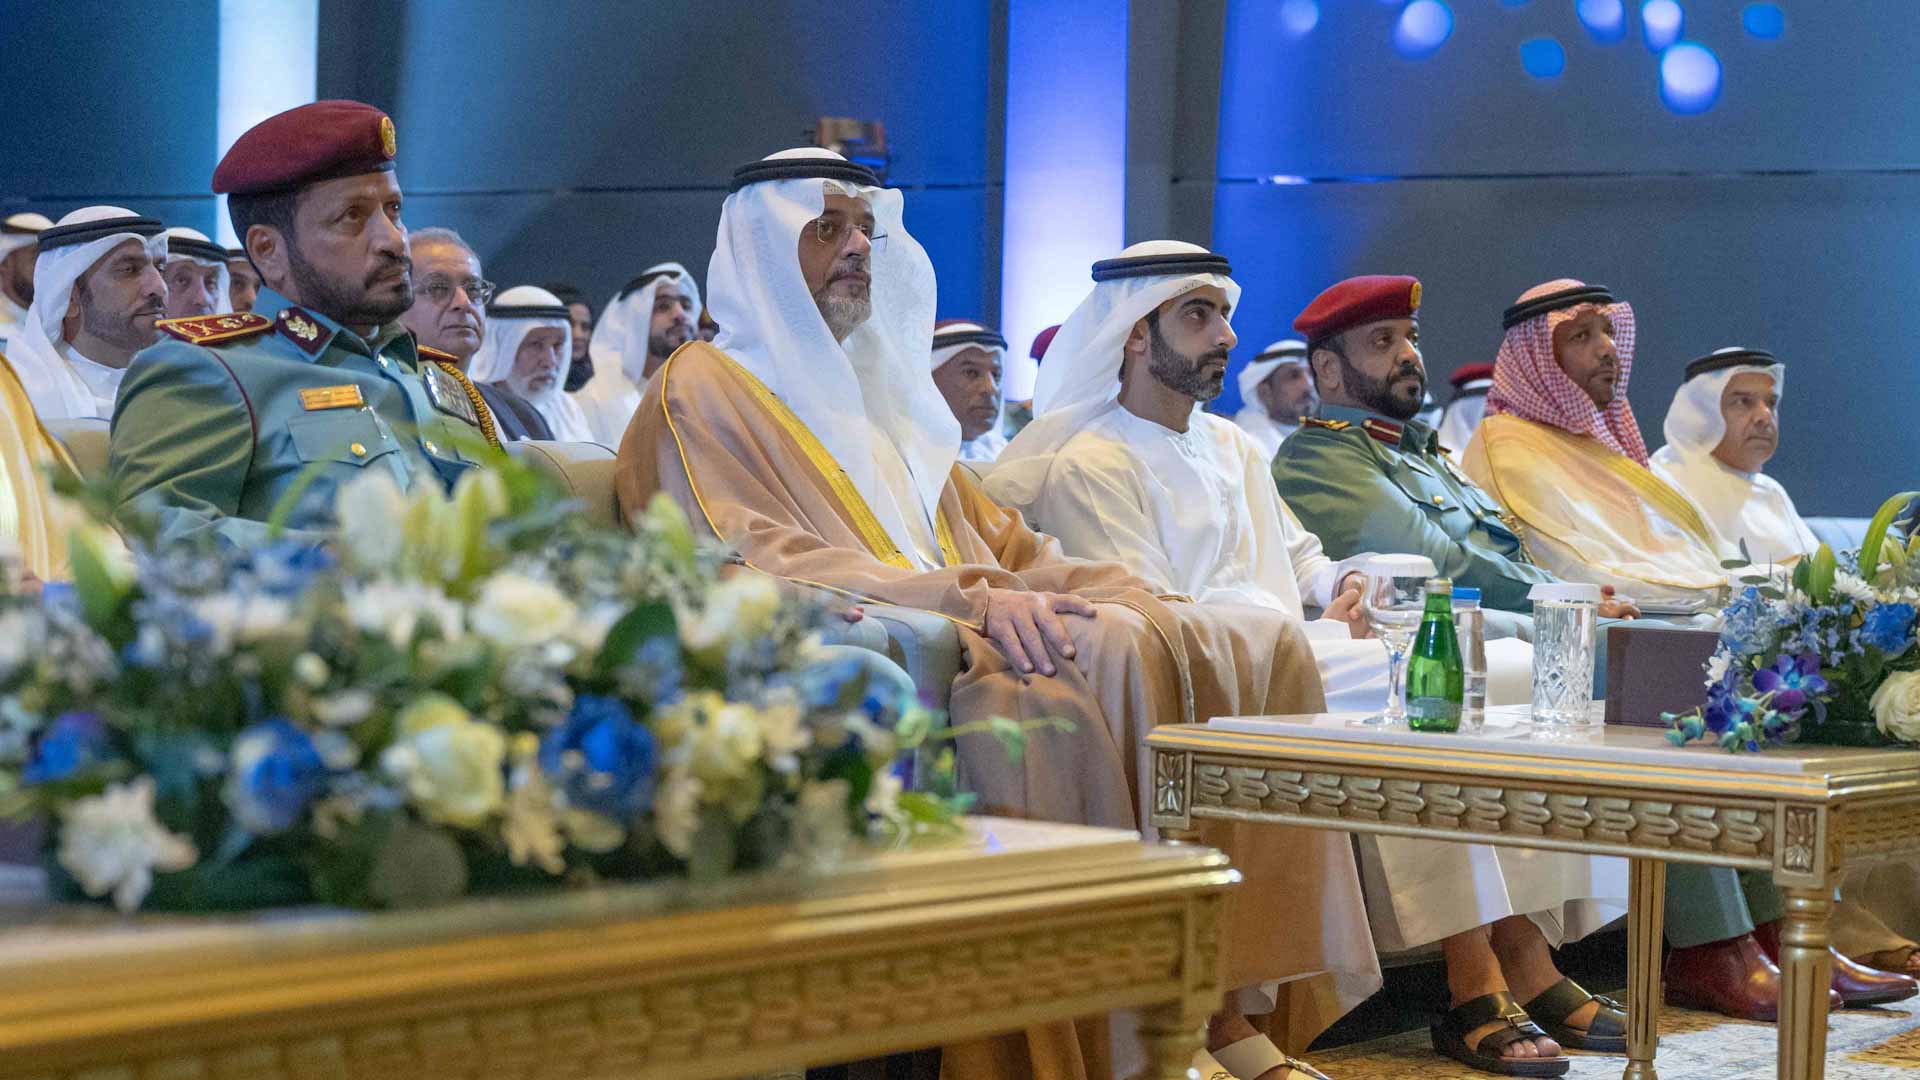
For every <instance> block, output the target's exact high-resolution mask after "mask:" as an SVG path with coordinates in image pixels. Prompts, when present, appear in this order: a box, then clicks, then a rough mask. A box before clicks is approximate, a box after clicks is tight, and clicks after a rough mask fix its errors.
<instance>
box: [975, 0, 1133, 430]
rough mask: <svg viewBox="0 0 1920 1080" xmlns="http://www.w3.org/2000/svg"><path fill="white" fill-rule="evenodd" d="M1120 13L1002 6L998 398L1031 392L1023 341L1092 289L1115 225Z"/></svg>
mask: <svg viewBox="0 0 1920 1080" xmlns="http://www.w3.org/2000/svg"><path fill="white" fill-rule="evenodd" d="M1126 158H1127V5H1126V4H1125V3H1121V2H1119V0H1011V2H1010V3H1009V4H1008V7H1007V152H1006V169H1007V175H1006V214H1005V217H1004V219H1003V221H1004V230H1003V236H1004V239H1003V243H1004V248H1003V252H1002V271H1001V286H1000V324H1001V331H1002V333H1004V334H1005V335H1006V338H1007V346H1008V347H1007V352H1008V356H1007V371H1006V376H1005V378H1006V383H1005V386H1006V395H1007V398H1008V399H1009V400H1012V401H1020V400H1024V399H1026V398H1028V397H1031V396H1032V394H1033V379H1034V374H1035V370H1036V369H1035V368H1034V366H1033V362H1032V361H1031V360H1029V359H1028V358H1027V349H1028V347H1029V346H1030V345H1032V344H1033V336H1034V335H1035V334H1037V333H1039V332H1040V331H1041V330H1042V329H1044V328H1046V327H1048V326H1050V325H1052V324H1054V323H1057V322H1060V321H1061V320H1063V319H1065V318H1066V317H1067V314H1068V312H1070V311H1072V310H1073V308H1074V305H1076V304H1078V303H1079V302H1080V300H1081V299H1082V298H1083V297H1085V296H1086V294H1087V290H1088V289H1090V288H1092V287H1093V281H1092V279H1091V278H1090V277H1089V276H1088V270H1089V268H1090V267H1091V266H1092V265H1093V263H1094V262H1095V260H1098V259H1103V258H1106V257H1107V256H1109V255H1112V254H1113V253H1114V252H1116V251H1118V250H1120V244H1121V237H1122V236H1123V235H1124V231H1125V224H1126V198H1125V197H1126Z"/></svg>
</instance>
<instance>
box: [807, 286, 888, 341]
mask: <svg viewBox="0 0 1920 1080" xmlns="http://www.w3.org/2000/svg"><path fill="white" fill-rule="evenodd" d="M813 302H814V304H815V305H817V306H818V307H819V308H820V317H821V318H822V319H825V320H826V323H827V330H828V332H830V333H831V334H833V340H835V341H845V340H847V335H848V334H851V333H853V332H854V331H855V330H858V329H859V328H860V324H861V323H864V322H866V321H867V320H868V319H870V318H872V317H873V301H872V300H871V299H870V298H868V297H865V296H831V295H828V296H816V297H814V298H813Z"/></svg>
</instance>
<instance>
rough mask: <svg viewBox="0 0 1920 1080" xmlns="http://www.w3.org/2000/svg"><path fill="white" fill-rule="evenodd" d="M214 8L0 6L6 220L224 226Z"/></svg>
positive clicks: (196, 4)
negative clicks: (124, 211) (76, 216)
mask: <svg viewBox="0 0 1920 1080" xmlns="http://www.w3.org/2000/svg"><path fill="white" fill-rule="evenodd" d="M218 32H219V5H218V4H217V3H215V2H213V0H181V2H178V3H165V4H147V5H138V6H136V5H132V4H122V3H110V2H107V0H73V2H70V3H35V2H31V0H8V2H6V3H4V4H0V102H5V103H6V104H5V109H6V124H5V131H6V136H5V137H6V145H7V151H6V154H5V158H4V160H0V210H4V211H6V212H12V211H14V210H23V209H31V210H38V211H40V212H42V213H44V214H47V215H49V216H52V217H55V218H58V217H59V216H60V215H61V214H64V213H66V212H67V211H69V210H72V209H75V208H76V207H80V206H85V205H88V204H91V203H99V202H111V203H116V204H119V205H124V206H126V207H128V208H129V209H133V210H139V211H141V212H143V213H150V214H153V215H155V216H158V217H163V218H165V219H166V220H167V222H168V223H169V224H178V225H189V226H192V227H195V228H199V229H201V230H203V231H204V230H207V229H210V228H211V227H212V225H213V198H212V196H211V195H210V194H208V193H207V183H208V179H209V177H210V176H211V175H212V173H213V158H214V151H215V134H214V116H215V106H216V92H217V91H216V86H215V83H216V77H217V64H216V60H215V57H214V54H213V51H212V43H213V42H214V41H215V40H216V39H217V37H218Z"/></svg>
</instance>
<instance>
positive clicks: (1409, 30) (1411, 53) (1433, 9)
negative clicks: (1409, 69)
mask: <svg viewBox="0 0 1920 1080" xmlns="http://www.w3.org/2000/svg"><path fill="white" fill-rule="evenodd" d="M1452 33H1453V11H1452V9H1450V8H1448V7H1447V5H1446V4H1445V3H1444V2H1443V0H1413V2H1412V3H1410V4H1408V5H1407V6H1406V7H1404V8H1402V9H1400V19H1399V21H1397V22H1395V23H1394V24H1393V47H1394V48H1395V49H1397V50H1399V53H1400V55H1401V56H1404V57H1406V58H1408V59H1409V60H1418V59H1421V58H1422V57H1427V56H1432V55H1433V54H1434V52H1435V51H1436V50H1438V49H1439V48H1440V46H1441V45H1444V44H1445V43H1446V40H1447V37H1448V36H1449V35H1451V34H1452Z"/></svg>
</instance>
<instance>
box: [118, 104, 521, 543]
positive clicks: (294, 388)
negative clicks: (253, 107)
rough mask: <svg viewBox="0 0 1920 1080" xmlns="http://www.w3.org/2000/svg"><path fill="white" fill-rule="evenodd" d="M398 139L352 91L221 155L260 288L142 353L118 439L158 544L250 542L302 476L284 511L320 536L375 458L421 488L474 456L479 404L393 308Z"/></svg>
mask: <svg viewBox="0 0 1920 1080" xmlns="http://www.w3.org/2000/svg"><path fill="white" fill-rule="evenodd" d="M395 152H396V147H395V139H394V130H393V121H392V120H391V119H389V118H388V117H387V116H386V114H384V113H382V112H381V111H380V110H378V109H375V108H373V107H372V106H369V105H363V104H360V103H359V102H352V101H321V102H316V103H314V104H311V105H303V106H300V107H299V108H296V109H291V110H289V111H287V112H283V113H280V114H279V115H277V116H273V117H270V118H269V119H267V120H264V121H262V122H261V123H260V124H258V125H256V126H255V127H253V128H252V129H250V130H249V131H247V132H246V133H245V134H244V135H242V136H241V137H240V139H239V140H238V141H237V142H235V143H234V145H233V148H232V149H231V150H229V151H228V152H227V155H226V157H224V158H223V159H222V160H221V162H220V164H219V166H218V167H217V168H216V169H215V170H214V174H213V190H214V191H215V192H216V193H226V194H227V195H228V196H229V199H228V211H229V213H230V214H231V216H232V218H233V225H234V231H235V232H236V233H237V234H239V235H240V236H241V237H242V238H243V242H244V244H245V246H246V252H247V256H248V258H249V259H250V260H251V261H252V262H253V265H254V266H255V267H257V268H258V269H259V271H260V277H261V282H262V288H261V290H260V293H259V296H258V298H257V299H256V300H255V302H254V306H253V311H252V312H251V313H236V314H233V315H211V316H204V317H200V318H192V319H176V320H171V321H167V322H163V323H162V324H161V327H162V329H163V330H164V331H165V336H163V337H162V338H161V340H160V341H159V342H158V343H157V344H155V345H153V346H151V347H149V348H147V349H145V350H143V351H141V352H140V353H139V354H138V355H137V356H135V357H134V360H133V363H132V365H131V366H130V367H129V369H128V372H127V377H126V380H125V382H124V384H123V385H122V387H121V389H120V395H119V398H118V401H117V405H116V407H115V410H114V418H113V428H112V434H111V438H110V452H109V472H110V474H111V476H112V478H113V480H114V481H115V483H116V484H117V485H118V489H119V493H120V496H121V499H122V500H123V501H122V504H121V509H122V513H123V514H124V513H126V512H128V511H129V510H130V509H132V508H134V507H136V506H137V507H138V508H139V509H140V510H141V511H143V512H148V513H152V514H154V515H157V517H158V524H159V526H160V534H161V538H162V539H163V540H168V539H176V538H183V537H188V536H193V535H196V534H201V533H205V532H208V531H211V532H213V533H216V534H218V535H219V536H222V537H224V538H226V539H228V540H230V541H233V542H237V543H248V542H252V541H257V540H259V539H262V538H264V537H265V535H266V531H267V530H266V524H265V523H266V520H267V518H268V517H269V516H270V515H271V514H272V513H273V511H274V509H275V508H276V506H277V505H278V504H279V503H280V502H281V500H282V498H283V497H285V496H287V494H288V493H289V491H292V490H293V489H294V488H295V486H296V482H297V481H299V482H304V483H306V484H307V485H308V486H307V488H306V490H305V492H304V494H302V495H299V496H297V502H296V505H294V506H293V507H292V512H291V514H290V516H289V518H288V520H287V525H288V527H289V528H290V529H292V530H296V531H297V532H296V535H305V536H306V537H307V538H310V539H318V538H319V537H321V536H324V534H325V530H326V529H327V528H328V527H329V525H330V524H331V509H332V505H333V496H334V493H335V491H336V490H337V489H338V488H339V487H340V486H341V485H343V484H345V483H347V482H348V481H349V480H351V479H352V478H354V477H356V476H359V475H362V474H363V473H364V472H366V470H369V469H375V470H382V471H384V472H386V473H387V474H389V475H391V476H392V477H393V479H394V480H395V481H396V482H397V483H399V485H400V486H401V487H402V488H410V487H412V486H413V485H414V484H420V483H435V484H443V485H447V486H451V485H452V483H453V481H454V480H455V478H456V477H458V476H459V475H460V473H461V472H463V471H464V470H466V469H467V468H469V467H470V466H471V463H472V458H471V454H472V448H473V447H474V446H476V445H483V444H482V442H481V438H482V437H481V435H480V433H479V421H480V418H479V415H478V414H477V413H476V410H475V407H474V405H473V404H472V402H471V400H470V398H469V396H468V395H467V394H466V393H465V391H464V389H463V388H462V387H461V386H460V385H459V384H458V382H456V381H454V380H451V379H448V378H446V377H444V374H443V373H442V372H441V370H440V369H439V368H438V367H435V366H432V365H426V366H422V365H421V364H420V363H419V361H418V358H417V356H416V354H415V348H414V340H413V337H412V335H411V334H409V333H408V332H407V331H406V329H405V328H404V327H402V326H401V324H400V322H399V321H398V320H399V316H400V314H401V313H402V312H404V311H405V310H406V309H407V308H408V307H409V306H410V305H411V304H412V302H413V286H412V281H411V274H410V269H411V262H410V260H409V258H408V254H407V234H406V227H405V226H404V225H402V224H401V221H400V204H401V196H400V185H399V182H398V181H397V180H396V179H395V177H394V172H393V169H394V156H395ZM436 375H440V376H441V377H440V378H434V376H436ZM309 472H311V473H312V475H311V477H310V478H309V479H307V480H305V481H302V479H301V478H302V477H303V475H305V474H308V473H309Z"/></svg>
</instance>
